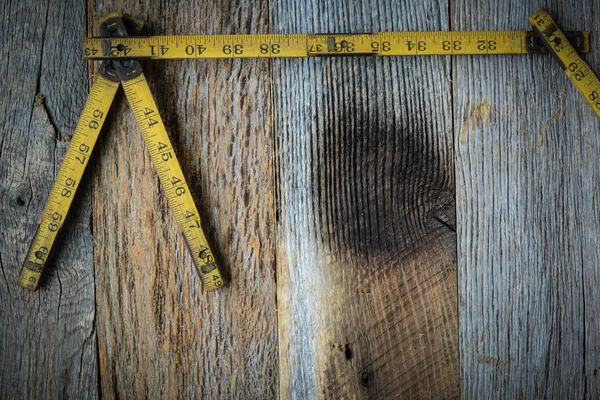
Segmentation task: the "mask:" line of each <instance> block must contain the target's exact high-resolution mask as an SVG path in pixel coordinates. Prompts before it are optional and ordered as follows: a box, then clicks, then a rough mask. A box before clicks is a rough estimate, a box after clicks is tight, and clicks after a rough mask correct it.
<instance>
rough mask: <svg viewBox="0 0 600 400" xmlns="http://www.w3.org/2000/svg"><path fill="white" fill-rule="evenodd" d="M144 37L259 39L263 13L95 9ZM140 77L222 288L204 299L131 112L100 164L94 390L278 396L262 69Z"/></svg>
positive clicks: (239, 66) (183, 66) (154, 67)
mask: <svg viewBox="0 0 600 400" xmlns="http://www.w3.org/2000/svg"><path fill="white" fill-rule="evenodd" d="M115 8H117V9H120V10H122V11H123V12H135V14H136V16H137V17H140V18H142V19H143V20H144V21H146V23H147V28H148V33H149V34H153V33H154V34H186V33H190V32H203V33H240V32H244V33H260V32H266V31H267V29H268V9H267V3H264V4H262V5H261V4H259V3H252V2H246V1H235V0H233V1H223V2H222V3H220V4H219V6H214V4H212V3H210V2H206V3H204V4H201V5H198V6H196V5H193V4H192V2H176V1H170V2H167V3H166V4H165V7H154V6H152V5H148V6H147V7H144V6H139V5H138V3H137V2H134V1H126V2H103V3H102V7H96V6H95V5H94V4H93V3H91V2H90V4H89V9H90V10H91V11H92V15H93V19H97V18H99V17H101V16H102V15H104V14H105V13H106V12H109V11H110V10H112V9H115ZM144 68H145V74H146V77H147V78H148V81H149V83H150V87H151V90H152V91H153V93H154V94H155V98H156V101H157V105H158V107H159V110H160V113H161V115H162V116H163V119H164V121H165V125H166V127H167V130H168V132H169V135H170V137H171V140H172V142H173V144H174V147H175V150H176V152H177V155H178V158H179V160H180V162H181V164H182V169H183V171H184V173H185V174H186V178H187V180H188V183H189V185H190V187H191V189H192V191H193V195H194V197H195V199H196V200H197V204H198V207H199V211H200V214H201V215H202V217H203V226H204V229H205V231H206V232H207V236H208V238H209V241H210V243H211V244H212V246H213V250H214V252H215V254H216V256H217V261H218V262H219V263H220V265H221V266H222V267H223V268H224V270H225V272H226V275H227V276H228V278H229V280H230V283H229V285H227V286H226V287H224V288H222V289H219V290H218V291H216V292H213V293H210V294H205V293H204V292H203V290H202V287H201V281H200V278H199V276H198V274H197V273H196V271H195V269H194V267H193V265H192V261H191V258H190V256H189V254H188V250H187V249H186V247H185V244H184V240H183V238H182V236H181V234H180V233H179V229H178V227H177V225H176V222H175V219H174V216H173V214H172V212H171V210H170V209H169V207H168V204H167V200H166V197H165V196H164V193H163V192H162V190H161V189H160V186H159V183H158V178H157V175H156V174H155V172H154V171H155V170H154V166H153V165H152V162H151V160H150V156H149V154H148V152H147V151H146V148H145V146H144V144H143V140H142V136H141V133H140V132H139V129H138V128H137V126H136V123H135V121H134V118H133V114H132V113H131V111H130V110H129V106H128V105H127V104H126V102H125V101H124V99H123V98H122V99H121V100H120V101H119V104H118V106H117V107H115V111H116V113H115V115H117V114H118V116H115V117H114V118H113V120H112V124H111V125H110V127H109V129H107V130H106V131H105V135H104V140H103V141H102V143H101V144H100V148H99V150H100V151H98V163H97V172H98V173H97V174H95V175H94V185H93V186H94V195H93V205H94V213H95V214H94V230H93V233H94V241H95V243H96V246H95V253H94V255H95V264H96V279H97V282H96V285H97V305H98V310H97V314H98V316H97V324H98V332H99V335H98V345H99V362H100V385H101V386H100V388H101V389H100V390H101V393H102V395H103V397H108V398H113V397H114V398H141V397H153V398H198V397H204V398H256V399H266V398H275V397H277V395H278V387H279V384H278V355H277V314H276V283H275V247H274V243H275V215H274V205H275V203H274V201H275V198H274V187H273V185H274V175H273V140H272V128H271V106H270V93H269V62H268V61H265V60H236V61H231V60H220V61H216V60H208V61H207V60H203V61H192V62H185V61H184V62H181V61H175V62H169V63H164V62H158V63H145V66H144Z"/></svg>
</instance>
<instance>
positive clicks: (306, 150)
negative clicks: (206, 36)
mask: <svg viewBox="0 0 600 400" xmlns="http://www.w3.org/2000/svg"><path fill="white" fill-rule="evenodd" d="M64 3H65V2H58V1H55V0H51V1H49V2H46V3H44V4H38V3H36V2H32V1H30V2H10V3H8V4H7V5H6V6H5V7H4V8H3V15H2V17H1V18H0V32H1V33H2V38H3V45H2V46H1V47H0V75H1V76H3V77H5V80H4V81H3V82H2V85H0V109H1V110H0V126H1V131H0V200H1V202H0V207H1V212H0V270H1V272H2V275H1V276H0V304H1V306H0V355H1V359H0V398H64V397H69V398H94V397H98V396H100V395H101V396H103V397H107V398H116V397H127V398H139V397H151V398H158V397H161V398H163V397H181V398H197V397H203V398H277V397H282V398H298V399H302V398H395V397H400V398H430V397H433V398H447V397H457V396H458V395H459V394H460V393H462V395H463V397H465V398H493V397H496V398H519V397H521V398H540V397H548V398H598V397H600V373H599V371H600V350H599V344H598V342H599V334H598V332H600V326H599V325H600V315H599V313H600V292H599V291H598V290H597V288H598V287H599V286H600V268H599V265H600V250H599V249H600V246H599V245H600V184H599V183H598V182H599V181H598V176H600V174H599V173H600V158H599V157H598V155H597V153H598V148H599V145H600V138H599V136H598V132H599V130H598V128H599V127H600V125H599V122H598V121H597V119H596V118H595V117H594V115H593V113H592V112H591V111H590V110H589V109H588V106H587V105H586V104H585V103H584V102H583V100H582V99H581V98H580V95H579V94H578V93H577V92H576V91H575V90H574V88H573V87H572V85H571V84H570V83H569V82H568V80H567V79H566V77H565V76H564V74H563V72H562V71H561V70H560V67H559V66H558V65H557V64H556V63H555V62H554V60H552V59H551V58H550V57H544V56H535V57H523V56H510V57H457V58H454V59H452V60H451V59H450V58H446V57H427V58H382V59H375V58H351V59H350V58H345V59H340V58H323V59H310V60H306V59H302V60H274V61H271V62H269V61H266V60H236V61H227V60H221V61H216V60H209V61H172V62H152V63H146V64H145V72H146V75H147V77H148V80H149V82H150V85H151V88H152V90H153V92H154V93H155V96H156V100H157V103H158V106H159V109H160V111H161V113H162V115H163V118H164V120H165V123H166V125H167V129H168V130H169V133H170V135H171V138H172V140H173V142H174V144H175V147H176V151H177V154H178V156H179V158H180V160H181V162H182V167H183V170H184V172H185V173H186V177H187V178H188V181H189V183H190V186H191V187H192V189H193V190H194V193H193V194H194V197H195V199H196V200H197V202H198V204H199V208H200V212H201V213H202V215H203V217H204V226H205V229H206V231H207V233H208V236H209V240H210V241H211V243H213V245H214V250H215V252H216V254H217V256H218V257H219V261H220V262H221V264H222V265H224V266H225V269H226V272H227V275H228V277H229V278H230V281H231V283H230V284H229V285H228V286H227V287H225V288H223V289H221V290H219V291H217V292H216V293H212V294H209V295H205V294H203V292H202V291H201V287H200V280H199V278H198V276H197V274H196V272H195V271H194V269H193V267H192V264H191V259H190V257H189V255H188V254H187V250H186V249H185V246H184V244H183V241H182V238H181V236H180V234H179V231H178V229H177V227H176V224H175V221H174V219H173V215H172V213H171V211H170V209H169V207H168V205H167V202H166V198H165V197H164V194H163V193H162V190H161V189H160V185H159V183H158V179H157V176H156V174H155V172H154V167H153V165H152V163H151V160H150V157H149V155H148V154H147V151H146V149H145V146H144V144H143V141H142V138H141V134H140V132H139V130H138V128H137V126H136V124H135V122H134V119H133V115H132V114H131V112H130V110H129V106H128V105H127V104H126V101H125V99H124V97H123V95H122V94H121V95H119V96H118V100H117V103H116V105H115V107H114V108H113V112H112V117H111V118H110V119H109V121H108V122H107V125H106V126H105V129H104V131H103V133H102V135H101V139H100V141H99V144H98V148H97V150H96V152H95V158H94V159H93V165H92V166H91V169H92V171H91V176H92V180H91V181H92V185H90V184H89V181H88V182H87V183H85V184H83V186H82V187H81V193H80V194H79V195H78V198H77V201H76V203H75V206H74V209H73V211H72V215H70V217H69V219H68V221H67V224H66V226H65V229H64V232H62V233H61V236H60V239H59V245H58V248H59V251H57V252H56V255H55V257H54V262H52V263H51V264H50V267H49V268H48V270H47V274H46V279H45V284H44V285H43V286H42V288H41V290H40V291H39V292H37V293H35V294H33V295H32V294H30V293H27V292H25V291H23V290H22V289H20V288H19V287H18V286H17V284H16V278H17V275H18V272H19V269H20V266H21V263H22V261H23V257H24V256H25V253H26V250H27V247H28V245H29V241H30V239H31V236H32V234H33V231H34V229H35V223H36V219H37V217H38V216H39V215H40V213H41V210H42V207H43V203H44V201H45V200H46V196H47V194H48V192H49V190H50V186H51V183H52V181H53V180H54V176H55V173H56V171H57V169H58V166H59V164H60V162H61V161H62V158H63V155H64V152H65V150H66V146H67V145H68V140H69V137H70V135H71V133H72V132H73V129H74V127H75V123H76V120H77V118H78V115H79V113H80V111H81V109H82V107H83V102H84V99H85V96H86V95H87V87H88V77H87V75H88V73H89V72H90V70H88V69H86V64H85V62H84V61H82V59H81V58H80V57H79V56H77V54H76V53H70V52H68V51H65V49H69V48H79V47H80V40H81V37H82V36H83V35H84V34H85V32H86V29H87V32H88V33H92V31H93V23H94V22H95V21H96V20H97V19H98V18H99V17H100V16H102V15H103V14H104V13H106V12H108V11H112V10H113V9H117V10H120V11H123V12H130V13H133V14H136V15H137V16H139V17H141V18H143V19H145V20H146V21H147V23H148V26H149V32H150V33H156V34H158V33H161V34H162V33H165V34H170V33H179V34H184V33H190V32H199V33H227V32H231V33H257V32H267V31H270V32H285V33H291V32H363V31H365V32H368V31H384V30H427V29H431V30H433V29H442V30H444V29H450V28H452V29H454V30H458V29H468V30H476V29H524V28H526V27H527V26H528V25H527V16H528V15H529V14H530V13H531V12H533V11H535V10H537V9H538V8H539V7H540V6H542V5H544V6H548V8H549V9H550V11H551V12H552V13H553V14H554V15H556V16H557V19H558V21H559V23H561V24H562V26H563V27H564V28H565V29H567V28H572V29H584V28H585V29H588V30H590V31H592V35H591V37H592V40H593V42H592V44H593V46H596V47H595V48H597V43H596V40H595V39H597V38H598V35H599V32H598V28H597V26H596V19H597V16H598V15H600V9H599V8H600V5H598V4H597V3H594V2H592V1H590V0H576V1H575V2H570V3H568V4H566V3H564V2H559V1H556V0H554V1H552V2H551V3H550V4H549V5H548V4H547V3H544V4H538V3H537V2H527V3H528V4H523V3H522V2H518V1H516V0H512V1H509V2H503V3H500V4H498V2H493V1H490V0H485V1H472V0H467V1H463V2H452V3H451V4H450V7H449V3H448V2H445V1H441V0H440V1H429V2H425V3H423V4H416V2H408V1H391V0H378V1H375V2H369V3H365V2H359V1H354V2H342V1H339V0H327V1H324V2H319V3H317V2H308V3H304V2H293V1H288V0H279V1H271V2H263V3H255V2H250V1H235V0H223V1H221V2H219V3H218V4H216V5H215V4H213V3H206V4H200V5H197V4H195V3H192V2H187V1H176V0H169V1H165V2H161V3H160V5H159V6H158V7H153V6H144V5H140V4H138V2H134V1H131V0H127V1H125V2H122V1H121V2H117V1H114V2H113V1H108V2H102V3H100V2H95V1H93V0H88V2H87V4H83V3H78V2H71V1H68V2H67V4H64ZM86 18H87V20H86ZM23 47H25V48H26V49H27V51H26V52H24V53H18V52H17V50H18V49H22V48H23ZM597 53H598V51H597V50H596V51H595V52H593V53H591V54H589V55H588V56H587V57H586V58H587V60H588V61H590V63H591V65H592V67H593V68H594V69H595V70H596V71H597V72H600V70H598V67H597V66H598V65H600V56H599V55H598V54H597ZM65 71H68V79H67V78H66V77H65ZM450 77H451V78H452V80H450V79H449V78H450ZM544 93H546V94H547V97H542V94H544ZM453 136H454V143H452V140H453V139H452V137H453ZM453 144H454V148H456V169H454V168H455V166H454V158H455V155H454V153H453ZM455 171H456V190H457V191H456V197H455V191H454V190H455V189H454V187H455V178H454V173H455ZM90 186H91V188H90ZM90 192H91V193H92V195H91V200H90ZM455 206H456V208H457V210H458V224H457V225H455V222H454V221H455V215H454V210H455ZM90 207H92V210H93V218H92V219H90V216H91V211H90ZM90 221H91V222H92V224H91V226H90ZM455 226H457V228H458V237H457V235H456V234H455V233H454V231H453V230H454V227H455ZM92 237H93V241H92ZM457 240H458V280H457V261H456V260H457V252H456V241H457ZM92 245H93V246H92ZM92 247H93V249H94V254H93V255H92ZM94 265H95V268H94ZM275 270H276V271H275ZM275 272H277V274H275ZM276 276H277V279H276ZM457 294H458V297H457ZM457 304H458V306H457ZM459 311H460V312H459ZM458 312H459V315H460V330H459V324H458V319H457V313H458ZM459 333H460V356H461V360H460V379H459V359H458V354H459V351H458V350H459Z"/></svg>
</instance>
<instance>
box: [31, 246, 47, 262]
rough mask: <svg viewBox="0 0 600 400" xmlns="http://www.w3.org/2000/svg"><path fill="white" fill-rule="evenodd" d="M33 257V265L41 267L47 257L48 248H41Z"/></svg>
mask: <svg viewBox="0 0 600 400" xmlns="http://www.w3.org/2000/svg"><path fill="white" fill-rule="evenodd" d="M33 255H34V256H35V263H36V264H37V265H42V264H44V259H45V258H46V256H47V255H48V248H47V247H45V246H42V247H40V248H39V249H38V250H37V251H36V252H35V253H34V254H33Z"/></svg>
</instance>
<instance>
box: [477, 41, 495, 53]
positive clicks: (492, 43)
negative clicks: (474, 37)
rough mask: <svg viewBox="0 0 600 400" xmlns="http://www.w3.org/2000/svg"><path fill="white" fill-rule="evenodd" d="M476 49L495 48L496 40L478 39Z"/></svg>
mask: <svg viewBox="0 0 600 400" xmlns="http://www.w3.org/2000/svg"><path fill="white" fill-rule="evenodd" d="M477 50H482V51H483V50H496V41H495V40H488V41H485V40H478V41H477Z"/></svg>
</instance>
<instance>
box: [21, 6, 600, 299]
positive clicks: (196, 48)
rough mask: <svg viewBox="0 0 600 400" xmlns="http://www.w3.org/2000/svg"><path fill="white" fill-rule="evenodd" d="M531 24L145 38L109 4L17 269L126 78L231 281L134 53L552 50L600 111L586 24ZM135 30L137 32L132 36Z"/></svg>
mask: <svg viewBox="0 0 600 400" xmlns="http://www.w3.org/2000/svg"><path fill="white" fill-rule="evenodd" d="M530 21H531V22H532V24H533V25H534V28H535V30H534V31H481V32H385V33H372V34H366V33H365V34H318V35H306V34H265V35H195V36H153V37H141V36H139V33H140V31H141V25H142V23H141V21H139V20H136V19H133V18H131V17H127V16H124V17H123V18H121V15H120V14H118V13H112V14H109V15H108V16H106V17H105V18H103V20H102V21H101V22H102V23H101V35H102V37H97V38H86V39H85V40H84V43H83V53H84V58H86V59H105V61H103V62H102V64H101V67H100V74H99V75H97V76H96V79H95V82H94V85H93V86H92V89H91V92H90V95H89V97H88V100H87V102H86V104H85V107H84V109H83V112H82V114H81V118H80V120H79V122H78V124H77V128H76V130H75V134H74V135H73V138H72V140H71V144H70V146H69V149H68V151H67V154H66V156H65V160H64V162H63V164H62V165H61V167H60V170H59V172H58V176H57V179H56V181H55V182H54V186H53V188H52V190H51V192H50V197H49V199H48V201H47V203H46V206H45V208H44V211H43V213H42V216H41V219H40V224H39V226H38V229H37V231H36V233H35V236H34V239H33V242H32V244H31V247H30V249H29V252H28V254H27V257H26V260H25V263H24V265H23V268H22V270H21V274H20V276H19V283H20V285H21V286H23V287H25V288H27V289H30V290H36V289H37V288H38V286H39V282H40V277H41V274H42V270H43V268H44V266H45V265H46V262H47V260H48V256H49V254H50V250H51V249H52V245H53V244H54V241H55V239H56V236H57V234H58V231H59V230H60V228H61V226H62V225H63V222H64V220H65V217H66V215H67V213H68V211H69V208H70V206H71V203H72V199H73V196H74V194H75V191H76V190H77V187H78V186H79V183H80V181H81V177H82V176H83V171H84V169H85V167H86V165H87V163H88V160H89V157H90V153H91V152H92V149H93V148H94V145H95V143H96V140H97V138H98V134H99V132H100V129H101V128H102V125H103V123H104V120H105V118H106V114H107V113H108V110H109V108H110V105H111V103H112V102H113V99H114V97H115V93H116V91H117V89H118V87H119V85H123V88H124V90H125V94H126V96H127V99H128V100H129V104H130V105H131V108H132V109H133V112H134V114H135V117H136V120H137V122H138V124H139V126H140V128H141V131H142V135H143V137H144V140H145V142H146V145H147V147H148V150H149V151H150V154H151V156H152V160H153V162H154V164H155V165H156V168H157V170H158V175H159V177H160V181H161V184H162V185H163V187H164V189H165V192H166V195H167V198H168V200H169V204H170V205H171V207H172V208H173V210H174V212H175V216H176V219H177V223H178V224H179V227H180V229H181V230H182V232H183V236H184V238H185V241H186V243H187V245H188V247H189V249H190V252H191V253H192V259H193V260H194V263H195V265H196V268H197V270H198V273H199V274H200V276H201V278H202V280H203V282H204V288H205V289H206V290H213V289H215V288H218V287H220V286H222V285H223V284H224V281H223V278H222V277H221V274H220V273H219V269H218V267H217V264H216V263H215V259H214V257H213V253H212V251H211V250H210V246H209V245H208V242H207V241H206V238H205V236H204V233H203V231H202V227H201V223H200V216H199V214H198V210H197V208H196V205H195V204H194V200H193V198H192V196H191V195H190V191H189V188H188V186H187V183H186V181H185V179H184V176H183V172H182V170H181V167H180V166H179V163H178V161H177V158H176V157H175V153H174V152H173V147H172V145H171V142H170V140H169V137H168V135H167V132H166V130H165V127H164V125H163V122H162V120H161V118H160V115H159V113H158V110H157V107H156V104H155V102H154V99H153V98H152V94H151V93H150V90H149V88H148V84H147V82H146V78H145V77H144V74H143V73H142V69H141V66H140V64H139V61H136V59H186V58H188V59H194V58H247V57H267V58H276V57H314V56H357V55H358V56H366V55H370V56H401V55H466V54H472V55H493V54H536V53H548V52H550V53H552V54H554V55H555V56H556V57H557V58H558V59H559V61H560V62H561V63H562V65H563V66H564V68H565V71H566V72H567V74H568V75H569V78H571V80H572V81H573V83H574V84H575V85H576V86H577V88H578V89H579V90H580V91H581V93H582V94H583V95H584V97H585V98H586V100H587V101H588V103H589V104H590V105H591V106H592V108H593V109H594V111H595V112H596V114H597V115H598V116H600V81H598V79H597V78H596V77H595V75H594V74H593V73H592V71H591V69H590V68H589V67H588V66H587V64H585V62H583V60H582V59H581V58H580V57H579V55H578V54H577V53H585V52H588V51H589V48H590V46H589V35H588V33H587V32H582V31H574V32H564V33H563V32H561V31H560V30H559V29H558V27H557V25H556V23H555V22H554V21H553V20H552V18H550V16H549V15H548V14H547V12H546V11H544V10H540V11H538V12H537V13H535V14H534V15H532V16H531V18H530ZM128 31H129V33H130V34H131V36H129V35H128Z"/></svg>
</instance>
